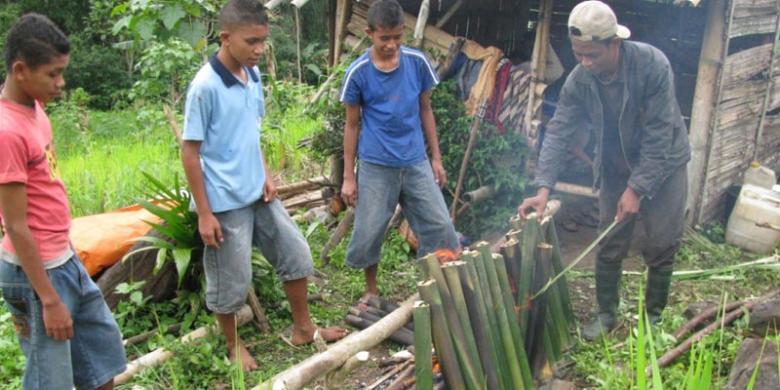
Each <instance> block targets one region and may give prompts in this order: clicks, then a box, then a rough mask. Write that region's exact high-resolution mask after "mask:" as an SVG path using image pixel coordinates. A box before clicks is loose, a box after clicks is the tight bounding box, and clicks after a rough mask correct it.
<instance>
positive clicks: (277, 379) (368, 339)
mask: <svg viewBox="0 0 780 390" xmlns="http://www.w3.org/2000/svg"><path fill="white" fill-rule="evenodd" d="M418 299H419V296H418V295H417V294H414V295H412V296H411V297H409V298H408V299H407V300H405V301H404V302H403V303H402V304H401V307H399V308H398V310H395V311H394V312H392V313H390V314H389V315H388V316H387V317H385V318H383V319H382V320H380V321H379V322H377V323H375V324H374V325H371V326H370V327H368V328H366V329H364V330H363V331H361V332H356V333H352V334H350V335H349V336H347V337H345V338H343V339H342V340H340V341H338V342H336V343H334V344H332V345H331V346H330V348H328V350H327V351H324V352H321V353H318V354H316V355H314V356H311V357H309V358H308V359H306V360H304V361H302V362H300V363H298V364H296V365H294V366H293V367H290V368H288V369H287V370H285V371H283V372H281V373H279V374H277V375H275V376H274V377H273V378H271V379H270V380H269V381H268V382H266V383H263V384H261V385H258V386H255V387H254V389H256V390H260V389H267V388H269V387H271V388H273V389H300V388H302V387H303V386H305V385H306V384H308V383H310V382H311V381H313V380H314V379H316V378H318V377H320V376H322V375H324V374H326V373H328V372H330V371H333V370H334V369H336V368H338V367H340V366H341V365H342V364H344V362H345V361H346V360H347V359H349V358H350V357H352V356H354V355H355V354H356V353H358V352H360V351H364V350H367V349H371V348H373V347H374V346H376V345H377V344H379V343H381V342H382V341H383V340H385V339H387V338H388V337H389V336H390V335H391V334H393V333H394V332H395V331H396V330H398V329H400V328H401V327H402V326H403V325H404V324H405V323H407V322H409V319H410V318H411V317H412V305H413V304H414V302H415V301H417V300H418Z"/></svg>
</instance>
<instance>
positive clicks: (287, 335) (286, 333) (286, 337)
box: [279, 327, 317, 349]
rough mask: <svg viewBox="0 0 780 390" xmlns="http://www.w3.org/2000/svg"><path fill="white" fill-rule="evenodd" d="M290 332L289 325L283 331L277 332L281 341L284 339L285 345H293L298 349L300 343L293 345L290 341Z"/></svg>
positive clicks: (291, 329)
mask: <svg viewBox="0 0 780 390" xmlns="http://www.w3.org/2000/svg"><path fill="white" fill-rule="evenodd" d="M292 332H293V328H292V327H289V328H287V329H285V330H284V331H282V333H279V338H280V339H282V341H284V342H285V344H287V345H289V346H291V347H293V348H295V349H300V348H301V346H300V345H295V344H293V342H292ZM316 334H317V333H316V332H315V335H316Z"/></svg>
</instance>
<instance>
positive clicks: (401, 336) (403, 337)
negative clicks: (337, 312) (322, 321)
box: [344, 314, 414, 345]
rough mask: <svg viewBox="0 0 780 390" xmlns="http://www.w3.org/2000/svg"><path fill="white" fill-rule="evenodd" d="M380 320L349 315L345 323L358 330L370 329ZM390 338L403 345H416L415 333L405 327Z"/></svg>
mask: <svg viewBox="0 0 780 390" xmlns="http://www.w3.org/2000/svg"><path fill="white" fill-rule="evenodd" d="M380 320H381V319H369V318H366V317H358V316H356V315H354V314H347V317H346V318H345V319H344V321H345V322H346V323H347V324H349V325H351V326H354V327H356V328H358V329H368V328H370V327H371V326H373V325H374V324H376V323H378V322H379V321H380ZM388 338H389V339H390V340H391V341H394V342H396V343H398V344H402V345H413V344H414V333H412V331H410V330H409V329H406V328H404V327H401V328H400V329H398V330H396V331H395V332H393V333H392V334H391V335H390V336H389V337H388Z"/></svg>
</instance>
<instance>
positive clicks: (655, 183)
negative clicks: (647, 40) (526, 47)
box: [535, 41, 690, 198]
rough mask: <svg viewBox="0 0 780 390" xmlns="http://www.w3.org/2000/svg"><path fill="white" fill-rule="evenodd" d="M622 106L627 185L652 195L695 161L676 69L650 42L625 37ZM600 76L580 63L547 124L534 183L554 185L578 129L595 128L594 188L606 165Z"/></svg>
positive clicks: (565, 86) (621, 139)
mask: <svg viewBox="0 0 780 390" xmlns="http://www.w3.org/2000/svg"><path fill="white" fill-rule="evenodd" d="M620 50H621V56H622V67H623V72H624V73H623V75H624V80H625V82H624V91H623V107H622V109H621V110H620V119H619V123H618V127H619V134H620V145H621V146H622V152H623V153H624V156H625V159H626V162H627V163H628V166H629V169H630V171H631V174H630V177H629V179H628V185H629V186H630V187H631V188H633V189H634V191H636V192H637V194H639V195H640V196H642V197H647V198H652V197H653V196H654V195H655V193H656V192H657V191H658V188H659V187H660V186H661V184H663V182H664V180H665V179H666V178H667V177H668V176H669V175H671V174H672V173H674V172H675V171H676V169H677V168H679V167H680V166H683V165H685V164H686V163H687V162H688V160H690V146H689V143H688V132H687V130H686V128H685V123H684V122H683V118H682V114H681V113H680V107H679V105H678V104H677V99H676V97H675V92H674V73H673V72H672V68H671V65H670V64H669V60H668V59H667V58H666V56H665V55H664V54H663V53H662V52H661V51H660V50H658V49H656V48H655V47H653V46H650V45H648V44H644V43H640V42H633V41H623V42H622V45H621V49H620ZM598 88H599V86H598V80H596V78H595V76H593V75H592V74H590V73H588V72H587V71H586V70H585V68H583V67H582V66H581V65H577V66H576V67H575V68H574V70H573V71H572V72H571V74H569V77H568V78H567V79H566V82H565V84H564V85H563V88H562V90H561V94H560V99H559V101H558V107H557V109H556V111H555V115H554V116H553V118H552V120H550V122H549V124H548V126H547V132H546V134H545V138H544V143H543V144H542V150H541V154H540V156H539V161H538V164H537V167H538V168H537V173H536V179H535V184H536V185H537V186H538V187H548V188H552V187H553V186H554V185H555V182H556V180H557V178H558V174H559V173H560V172H561V170H562V169H563V167H564V164H565V160H566V154H567V152H568V150H570V149H571V146H572V145H570V143H571V141H572V140H574V139H576V138H577V137H575V135H576V133H577V132H582V131H589V129H591V128H592V129H594V132H595V136H596V141H597V142H596V145H597V149H596V158H595V161H594V165H593V177H594V183H593V185H594V187H598V186H599V182H600V177H601V174H602V172H603V169H602V159H603V153H602V150H601V149H602V138H603V133H604V118H603V115H604V114H603V112H604V110H603V107H602V104H601V98H600V97H599V90H598Z"/></svg>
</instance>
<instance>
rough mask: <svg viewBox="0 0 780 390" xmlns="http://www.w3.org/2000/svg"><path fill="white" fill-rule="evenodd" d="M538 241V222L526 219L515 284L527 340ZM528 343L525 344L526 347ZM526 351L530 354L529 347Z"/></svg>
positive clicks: (522, 333) (523, 332)
mask: <svg viewBox="0 0 780 390" xmlns="http://www.w3.org/2000/svg"><path fill="white" fill-rule="evenodd" d="M537 242H539V223H538V222H537V221H536V219H527V220H526V221H525V225H524V226H523V240H522V241H521V251H520V252H521V253H520V259H521V262H520V280H519V281H518V284H517V304H518V305H519V306H520V330H521V335H522V337H523V340H528V332H529V330H528V317H529V315H528V314H529V309H530V307H531V299H532V298H531V284H532V283H533V276H534V273H535V269H536V261H535V259H536V244H537ZM527 346H528V344H526V347H527ZM527 350H528V353H529V354H532V353H533V351H531V349H530V348H527Z"/></svg>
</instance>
